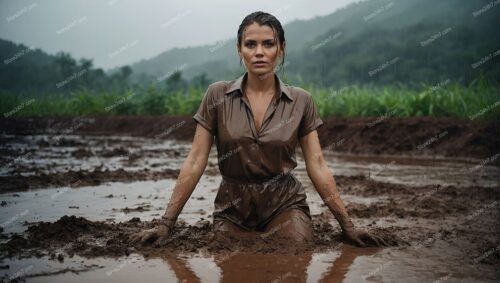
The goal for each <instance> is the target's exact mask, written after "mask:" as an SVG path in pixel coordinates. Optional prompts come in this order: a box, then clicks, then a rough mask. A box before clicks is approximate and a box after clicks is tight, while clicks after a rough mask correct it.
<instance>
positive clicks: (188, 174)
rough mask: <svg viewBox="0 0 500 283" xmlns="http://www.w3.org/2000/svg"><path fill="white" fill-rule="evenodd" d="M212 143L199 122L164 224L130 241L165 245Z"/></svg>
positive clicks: (198, 177)
mask: <svg viewBox="0 0 500 283" xmlns="http://www.w3.org/2000/svg"><path fill="white" fill-rule="evenodd" d="M212 143H213V136H212V134H211V133H210V132H209V131H208V130H207V129H205V128H204V127H202V126H200V124H197V126H196V132H195V135H194V139H193V145H192V148H191V150H190V152H189V154H188V156H187V157H186V160H185V161H184V163H183V164H182V167H181V170H180V172H179V176H177V181H176V184H175V188H174V191H173V192H172V195H171V196H170V200H169V202H168V205H167V209H166V211H165V214H164V215H163V216H162V221H161V224H162V225H158V226H157V227H155V228H152V229H149V230H145V231H141V232H139V233H136V234H133V235H131V236H130V237H129V241H130V242H131V243H132V244H135V243H137V242H140V243H141V244H144V243H149V242H153V241H156V243H158V244H159V245H163V244H164V243H165V241H167V240H168V236H169V235H170V233H171V231H172V228H173V226H174V224H175V222H176V221H177V217H178V216H179V214H180V213H181V211H182V208H183V207H184V205H185V204H186V202H187V200H188V199H189V197H190V196H191V194H192V193H193V191H194V189H195V188H196V185H197V184H198V181H199V180H200V177H201V175H203V172H204V171H205V167H206V166H207V163H208V155H209V153H210V148H211V147H212Z"/></svg>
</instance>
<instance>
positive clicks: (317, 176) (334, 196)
mask: <svg viewBox="0 0 500 283" xmlns="http://www.w3.org/2000/svg"><path fill="white" fill-rule="evenodd" d="M316 167H317V168H310V169H308V170H307V174H308V175H309V178H310V179H311V181H312V182H313V185H314V187H315V188H316V191H317V192H318V194H319V195H320V196H321V198H322V199H323V201H324V202H325V204H326V206H327V207H328V208H329V209H330V211H331V212H332V214H333V215H334V216H335V219H337V221H338V222H339V224H340V227H341V228H342V230H347V229H352V228H354V225H353V223H352V221H351V219H350V217H349V215H348V214H347V210H346V208H345V206H344V203H343V202H342V199H341V198H340V194H339V192H338V190H337V185H336V183H335V179H334V178H333V175H332V173H331V172H330V169H329V168H328V166H327V164H326V162H319V163H318V164H317V166H316Z"/></svg>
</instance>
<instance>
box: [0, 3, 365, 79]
mask: <svg viewBox="0 0 500 283" xmlns="http://www.w3.org/2000/svg"><path fill="white" fill-rule="evenodd" d="M352 2H358V1H356V0H334V1H332V0H316V1H306V0H276V1H269V0H253V1H237V0H211V1H208V0H205V1H203V0H170V1H160V0H147V1H139V0H100V1H98V0H71V1H63V0H59V1H57V0H45V1H41V0H0V21H1V22H2V24H0V38H3V39H8V40H11V41H13V42H15V43H23V44H25V45H27V46H33V47H34V48H41V49H42V50H44V51H45V52H48V53H50V54H55V53H56V52H58V51H66V52H70V53H71V54H72V56H73V57H75V58H77V59H80V58H82V57H85V58H89V59H93V61H94V65H95V66H97V67H102V68H105V69H107V68H111V67H116V66H120V65H124V64H130V63H133V62H136V61H139V60H141V59H147V58H151V57H154V56H156V55H158V54H159V53H161V52H163V51H166V50H168V49H171V48H173V47H186V46H197V45H202V44H211V43H216V42H217V41H220V40H224V39H228V38H231V37H235V36H236V32H237V30H238V26H239V24H240V23H241V21H242V20H243V18H244V17H245V16H246V15H247V14H249V13H251V12H254V11H258V10H262V11H265V12H268V13H271V14H273V15H275V16H276V17H277V18H278V19H279V20H280V21H281V23H282V24H283V25H284V24H286V23H288V22H291V21H292V20H295V19H310V18H314V17H315V16H321V15H327V14H330V13H332V12H333V11H335V10H336V9H338V8H341V7H343V6H345V5H347V4H349V3H352Z"/></svg>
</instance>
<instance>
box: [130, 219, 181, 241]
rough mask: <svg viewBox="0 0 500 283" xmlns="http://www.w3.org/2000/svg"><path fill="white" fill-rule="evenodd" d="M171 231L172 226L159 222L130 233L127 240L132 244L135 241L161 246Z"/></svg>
mask: <svg viewBox="0 0 500 283" xmlns="http://www.w3.org/2000/svg"><path fill="white" fill-rule="evenodd" d="M171 232H172V228H171V227H170V226H168V225H166V224H164V223H160V224H158V225H157V226H156V227H154V228H151V229H148V230H144V231H141V232H138V233H135V234H132V235H131V236H130V237H129V238H128V240H129V242H130V243H131V244H132V245H135V244H137V243H140V244H141V245H144V244H151V243H152V244H153V245H154V246H163V245H164V244H165V243H166V241H167V240H168V237H169V236H170V233H171Z"/></svg>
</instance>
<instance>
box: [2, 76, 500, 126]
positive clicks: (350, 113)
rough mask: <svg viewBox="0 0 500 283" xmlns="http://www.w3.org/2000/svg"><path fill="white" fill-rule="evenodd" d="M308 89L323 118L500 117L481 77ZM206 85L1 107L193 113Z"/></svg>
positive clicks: (12, 110) (19, 111) (6, 99)
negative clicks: (433, 82) (470, 80)
mask: <svg viewBox="0 0 500 283" xmlns="http://www.w3.org/2000/svg"><path fill="white" fill-rule="evenodd" d="M302 87H303V88H304V89H307V90H308V91H309V92H310V93H311V95H312V96H313V99H314V101H315V104H316V106H317V108H318V111H319V113H320V115H321V117H323V118H327V117H380V116H392V117H408V116H434V117H460V118H465V119H473V120H496V121H499V120H500V105H499V102H498V101H499V97H498V94H499V90H500V88H499V87H498V85H496V84H491V83H488V82H487V81H486V80H483V79H481V80H478V81H475V82H474V83H472V84H471V85H470V86H469V87H464V86H462V85H460V84H457V83H450V82H449V81H443V82H441V83H440V84H437V85H433V86H432V85H423V86H422V87H421V88H420V90H414V89H410V88H408V87H406V86H402V85H400V86H386V87H363V86H350V87H345V88H341V89H333V88H328V89H325V88H322V89H316V88H315V87H314V86H312V85H302ZM204 92H205V89H204V88H203V87H201V86H193V87H190V88H188V90H187V91H175V92H171V93H167V92H164V91H159V90H158V89H156V88H154V87H150V88H148V89H145V90H143V91H139V92H137V91H136V92H134V91H132V90H128V91H125V92H122V93H118V92H115V93H108V92H103V93H97V94H95V93H92V92H89V91H86V90H77V91H74V92H71V93H69V94H66V95H60V94H58V95H44V96H40V97H39V98H34V99H33V98H29V97H21V96H19V95H12V94H2V95H0V97H1V104H0V105H1V106H0V111H1V112H2V115H4V116H33V115H70V116H75V115H91V114H106V113H107V114H115V115H193V114H194V113H195V112H196V110H197V109H198V106H199V105H200V103H201V99H202V97H203V94H204Z"/></svg>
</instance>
